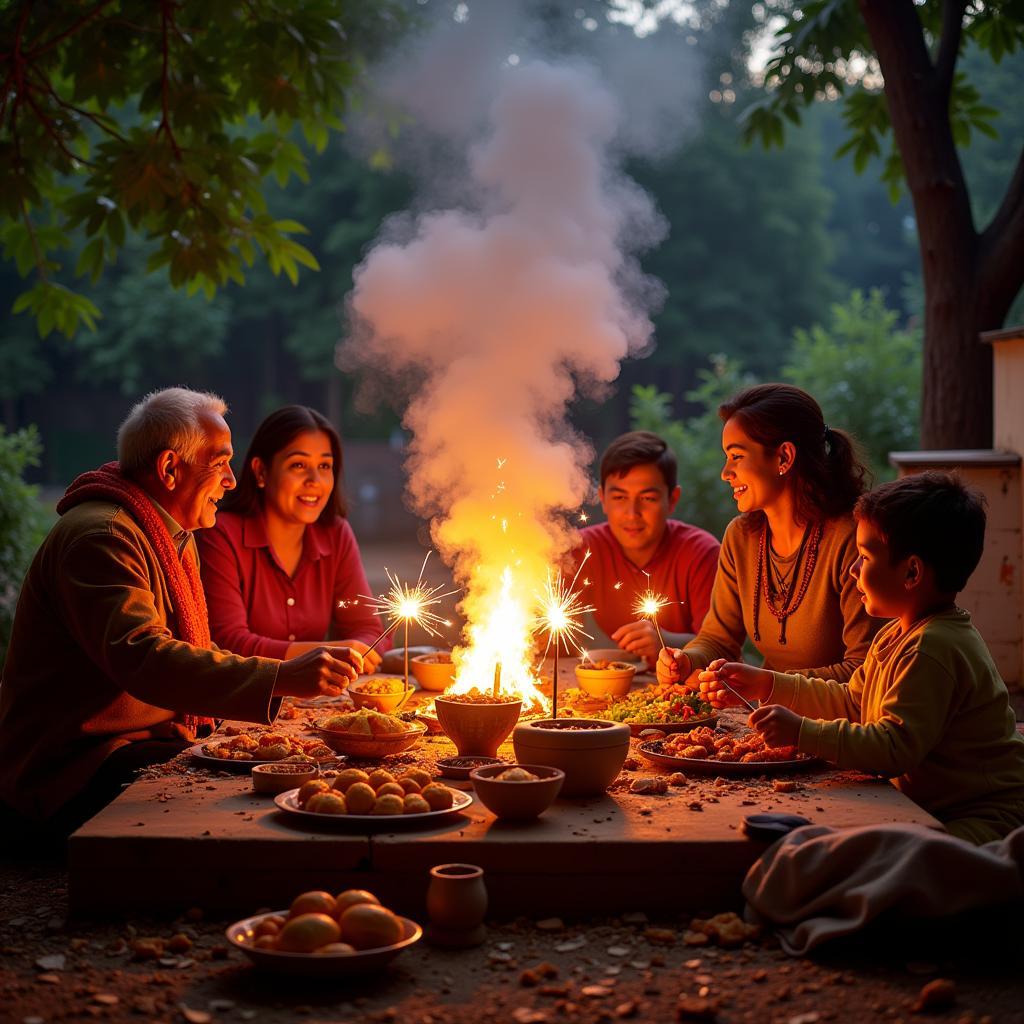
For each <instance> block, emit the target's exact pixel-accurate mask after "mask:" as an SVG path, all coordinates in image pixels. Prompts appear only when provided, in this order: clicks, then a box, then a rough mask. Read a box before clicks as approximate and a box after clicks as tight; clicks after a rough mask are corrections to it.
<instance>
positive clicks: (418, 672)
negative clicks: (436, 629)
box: [409, 651, 455, 693]
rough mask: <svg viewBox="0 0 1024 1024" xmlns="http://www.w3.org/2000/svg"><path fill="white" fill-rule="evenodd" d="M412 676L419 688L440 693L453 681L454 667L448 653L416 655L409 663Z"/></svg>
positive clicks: (437, 652) (438, 652)
mask: <svg viewBox="0 0 1024 1024" xmlns="http://www.w3.org/2000/svg"><path fill="white" fill-rule="evenodd" d="M409 664H410V667H411V669H412V674H413V675H414V676H415V677H416V682H417V683H419V684H420V688H421V689H424V690H431V691H433V692H437V693H440V692H441V691H442V690H447V689H448V687H449V686H451V685H452V682H453V681H454V679H455V666H454V664H452V656H451V653H450V652H449V651H435V652H434V653H433V654H417V655H416V657H415V658H413V659H412V661H411V662H409Z"/></svg>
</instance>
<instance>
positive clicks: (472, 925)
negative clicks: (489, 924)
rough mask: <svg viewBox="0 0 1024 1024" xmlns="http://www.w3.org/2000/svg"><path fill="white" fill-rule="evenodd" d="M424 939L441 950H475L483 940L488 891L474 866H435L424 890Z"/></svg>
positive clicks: (482, 872)
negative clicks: (427, 923) (426, 922)
mask: <svg viewBox="0 0 1024 1024" xmlns="http://www.w3.org/2000/svg"><path fill="white" fill-rule="evenodd" d="M427 913H428V914H429V915H430V926H429V928H428V929H427V937H428V938H429V939H430V941H431V942H434V943H436V944H437V945H441V946H455V947H458V946H478V945H480V943H481V942H483V940H484V935H485V930H484V923H483V922H484V915H485V914H486V913H487V889H486V887H485V886H484V869H483V868H479V867H477V866H476V865H475V864H438V865H437V867H433V868H431V869H430V885H429V886H428V887H427Z"/></svg>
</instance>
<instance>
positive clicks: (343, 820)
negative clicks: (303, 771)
mask: <svg viewBox="0 0 1024 1024" xmlns="http://www.w3.org/2000/svg"><path fill="white" fill-rule="evenodd" d="M472 802H473V797H472V795H471V794H469V793H463V792H461V791H460V790H457V789H449V787H448V786H445V785H443V784H442V783H440V782H434V780H433V779H432V778H431V776H430V774H429V773H428V772H426V771H424V770H423V769H422V768H408V769H406V770H404V771H402V772H401V774H399V775H397V776H396V775H395V774H393V773H392V772H389V771H388V770H387V769H385V768H378V769H376V770H375V771H372V772H365V771H363V770H362V769H360V768H345V769H344V770H343V771H341V772H339V773H338V775H337V777H336V778H335V779H334V780H333V782H332V781H329V780H328V779H324V778H319V779H310V781H309V782H307V783H305V784H304V785H302V786H300V787H299V788H298V789H290V790H288V791H287V792H285V793H279V794H278V795H277V796H276V797H275V798H274V803H275V804H277V806H278V807H279V808H280V809H281V810H282V811H285V812H286V813H288V814H290V815H294V816H296V817H301V818H302V819H304V820H305V821H306V822H307V823H311V822H315V823H317V824H320V825H325V824H327V825H332V826H334V825H337V826H339V827H342V828H345V827H351V828H360V829H365V828H371V829H387V830H389V831H390V830H392V829H394V828H396V827H401V826H406V825H416V824H423V823H427V824H431V823H439V822H441V821H443V820H444V819H445V818H449V817H451V816H452V815H455V814H458V813H459V812H460V811H464V810H465V809H466V808H467V807H469V805H470V804H471V803H472Z"/></svg>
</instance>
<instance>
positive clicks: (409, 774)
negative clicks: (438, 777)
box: [402, 768, 433, 789]
mask: <svg viewBox="0 0 1024 1024" xmlns="http://www.w3.org/2000/svg"><path fill="white" fill-rule="evenodd" d="M402 778H403V779H415V781H416V782H418V783H419V784H420V788H421V789H422V788H423V787H424V786H429V785H430V783H431V782H432V781H433V776H432V775H431V774H430V772H428V771H424V770H423V769H422V768H409V769H407V770H406V771H405V772H403V773H402Z"/></svg>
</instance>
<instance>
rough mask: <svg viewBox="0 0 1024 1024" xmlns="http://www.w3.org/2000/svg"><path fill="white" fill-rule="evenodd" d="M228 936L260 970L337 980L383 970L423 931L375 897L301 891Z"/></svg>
mask: <svg viewBox="0 0 1024 1024" xmlns="http://www.w3.org/2000/svg"><path fill="white" fill-rule="evenodd" d="M225 934H226V935H227V939H228V942H230V943H231V945H233V946H234V947H235V948H236V949H239V950H241V952H243V953H244V954H245V955H246V956H247V957H248V958H249V959H250V960H251V961H252V962H253V963H254V964H255V965H256V966H257V967H261V968H265V969H267V970H271V971H277V972H280V973H286V974H294V975H305V976H307V977H311V976H318V977H332V976H335V977H336V976H341V975H362V974H363V973H364V972H366V971H373V970H378V969H379V968H381V967H384V966H385V965H386V964H388V963H390V962H391V961H392V960H393V959H394V958H395V957H396V956H398V954H399V953H401V952H402V950H403V949H407V948H408V947H409V946H411V945H413V944H414V943H415V942H418V941H419V940H420V938H421V936H422V935H423V929H422V928H420V926H419V925H418V924H416V922H415V921H411V920H409V918H407V917H400V916H399V915H397V914H395V913H393V912H392V911H391V910H388V908H387V907H384V906H381V904H380V901H379V900H378V899H377V897H376V896H374V895H373V893H371V892H367V891H365V890H363V889H348V890H346V891H345V892H343V893H340V894H339V895H338V896H333V895H332V894H331V893H329V892H319V891H316V892H306V893H302V895H300V896H297V897H296V898H295V900H294V901H293V902H292V905H291V907H290V908H289V909H288V910H280V911H271V912H270V913H266V914H257V915H255V916H254V917H247V918H243V919H242V920H241V921H236V922H235V923H234V924H233V925H231V926H230V927H229V928H228V929H227V932H226V933H225Z"/></svg>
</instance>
